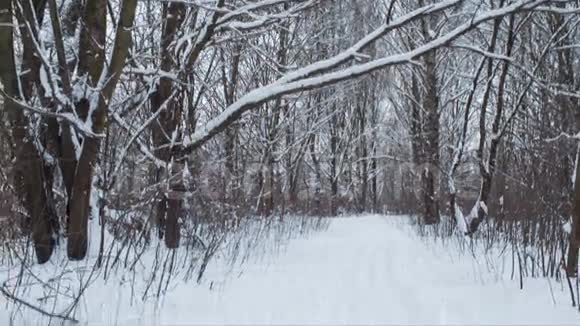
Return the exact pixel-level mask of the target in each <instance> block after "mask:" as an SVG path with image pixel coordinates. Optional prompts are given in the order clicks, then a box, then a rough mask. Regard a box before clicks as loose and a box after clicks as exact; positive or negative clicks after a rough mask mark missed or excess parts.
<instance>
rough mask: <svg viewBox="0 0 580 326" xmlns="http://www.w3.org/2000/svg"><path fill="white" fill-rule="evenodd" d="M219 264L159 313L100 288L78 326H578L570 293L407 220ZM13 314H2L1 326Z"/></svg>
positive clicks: (366, 222) (0, 309)
mask: <svg viewBox="0 0 580 326" xmlns="http://www.w3.org/2000/svg"><path fill="white" fill-rule="evenodd" d="M455 249H456V248H455ZM220 264H221V263H220V260H219V259H217V260H216V261H214V262H213V263H212V264H211V265H210V267H209V269H208V272H207V274H206V276H205V277H204V280H203V282H202V284H201V285H197V284H196V283H195V282H193V281H192V282H189V283H188V284H177V285H178V286H176V287H175V288H174V289H173V290H171V291H170V292H169V293H167V294H166V295H165V296H164V298H163V300H162V302H159V303H154V302H152V301H148V302H146V303H143V302H139V301H138V300H137V301H134V302H133V304H132V305H129V303H128V302H129V299H128V298H129V297H130V296H131V293H130V291H131V290H130V289H131V288H130V286H128V285H126V284H118V285H114V286H111V285H110V284H109V286H103V287H102V288H99V287H98V286H97V287H92V288H91V289H89V291H88V293H87V295H86V296H85V299H84V300H83V303H82V306H83V308H82V309H81V315H80V316H79V318H80V319H81V320H82V321H83V323H85V324H88V325H115V324H116V325H193V324H206V325H207V324H237V325H240V324H253V325H254V324H285V325H289V324H309V325H312V324H324V325H329V324H333V325H334V324H359V325H361V324H364V325H368V324H462V325H464V324H477V325H482V324H487V325H490V324H494V325H497V324H502V325H505V324H518V325H532V324H543V325H555V324H566V325H579V324H580V313H578V312H577V311H576V310H575V309H573V308H572V307H571V304H570V296H569V293H568V291H567V288H566V287H565V286H564V285H562V284H559V283H556V282H554V281H548V280H546V279H534V280H530V279H527V280H525V283H524V290H523V291H521V290H520V289H519V283H518V282H517V281H512V280H510V279H509V274H508V270H509V269H510V267H509V266H508V267H506V268H505V269H504V270H503V271H501V270H495V271H492V270H490V269H489V268H487V267H486V266H487V265H486V263H485V258H484V257H480V258H478V259H475V258H474V257H472V256H470V255H460V254H458V253H457V252H454V247H453V245H452V244H448V245H446V246H443V245H440V244H435V243H434V242H433V243H430V242H429V241H422V240H421V239H419V238H418V237H417V236H416V235H414V233H413V231H412V230H411V229H410V227H409V226H408V225H407V224H406V223H404V221H403V219H402V218H400V217H385V216H365V217H352V218H336V219H333V220H332V222H331V224H330V227H329V228H328V230H327V231H324V232H319V233H310V234H309V235H308V236H307V237H304V238H297V239H293V240H291V241H290V242H288V243H287V245H286V246H284V248H283V250H280V251H278V252H277V253H276V254H271V255H268V256H267V257H261V258H260V259H258V258H256V257H254V259H250V260H249V261H248V262H246V263H245V264H244V265H243V266H242V267H237V268H236V269H235V270H234V271H230V272H228V273H225V272H224V270H226V268H225V267H223V266H221V265H220ZM128 283H130V282H128ZM0 300H4V299H3V298H1V299H0ZM1 302H2V301H0V303H1ZM9 307H10V306H6V304H2V305H1V306H0V317H1V318H3V319H4V318H6V320H7V319H8V316H9V314H8V311H7V310H6V309H9ZM34 314H35V313H34V312H29V311H24V312H22V314H20V315H21V317H20V319H18V318H17V324H18V320H22V321H21V322H22V323H23V324H24V323H25V322H26V321H28V322H27V323H26V325H29V324H30V321H31V320H34V319H33V318H34V317H32V316H33V315H34ZM2 324H4V323H2ZM18 325H19V324H18Z"/></svg>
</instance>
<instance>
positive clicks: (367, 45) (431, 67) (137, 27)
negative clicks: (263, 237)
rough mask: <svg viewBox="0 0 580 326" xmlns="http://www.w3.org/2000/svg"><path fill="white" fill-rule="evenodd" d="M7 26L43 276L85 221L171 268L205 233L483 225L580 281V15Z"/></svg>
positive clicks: (20, 160) (126, 0)
mask: <svg viewBox="0 0 580 326" xmlns="http://www.w3.org/2000/svg"><path fill="white" fill-rule="evenodd" d="M0 6H1V7H0V61H1V62H2V63H3V64H2V65H1V66H0V80H1V82H2V86H3V87H2V98H3V104H2V106H1V108H2V110H1V111H0V112H1V114H2V116H1V118H2V122H3V124H2V125H1V127H0V132H1V133H0V139H1V143H0V148H1V153H2V154H1V155H0V182H1V184H0V187H1V190H2V193H1V195H0V214H1V215H6V216H7V218H3V221H9V222H8V223H9V224H11V225H12V224H14V223H13V222H15V221H18V225H20V227H18V228H11V230H12V231H11V232H8V231H6V232H5V233H7V234H6V235H3V236H5V237H12V238H19V237H22V236H30V237H31V238H32V242H33V243H34V246H35V252H36V256H37V258H38V261H39V262H40V263H43V262H46V261H48V260H49V259H50V257H51V254H52V252H53V250H54V247H55V246H56V245H57V244H58V243H62V242H61V240H62V239H63V238H66V245H67V252H68V257H69V258H70V259H72V260H79V259H84V258H85V256H86V252H87V241H88V235H87V232H88V231H87V225H88V220H89V219H91V218H95V219H99V222H100V225H101V228H102V229H103V230H104V229H105V228H106V227H107V225H108V224H110V225H114V226H115V227H117V226H118V225H121V224H122V225H125V228H126V229H124V230H125V231H123V232H129V233H130V232H142V233H143V234H144V235H146V236H147V238H148V237H149V232H151V230H152V229H155V230H156V233H157V236H158V237H160V238H163V239H164V241H165V244H166V246H167V247H168V248H177V247H179V245H180V237H181V235H182V233H183V232H185V231H184V230H185V229H187V228H186V227H185V226H188V225H193V224H199V223H208V222H215V221H221V222H227V223H229V222H235V221H237V220H238V219H239V218H241V217H246V216H255V215H263V216H272V215H280V214H284V213H288V212H291V213H299V214H305V215H319V216H320V215H337V214H340V213H341V212H364V211H372V212H405V213H417V214H419V215H420V216H421V217H422V221H423V222H424V223H425V224H437V223H438V222H439V221H440V220H441V219H442V218H444V217H445V216H451V217H452V218H453V220H454V221H455V223H456V226H457V229H458V230H459V231H461V232H462V233H464V234H468V235H475V234H477V232H478V229H479V228H480V225H482V223H483V224H489V225H493V226H494V227H495V229H496V230H497V231H498V232H500V233H501V234H503V235H505V236H506V237H508V238H509V239H510V241H513V242H514V243H517V244H518V245H521V246H523V247H528V246H532V247H534V248H541V250H542V257H544V250H546V251H545V253H546V255H545V256H546V257H548V258H546V259H549V260H550V266H558V265H559V264H560V263H561V262H562V261H561V260H560V259H565V260H564V262H567V266H568V272H569V273H570V274H574V273H576V270H575V266H576V265H577V261H576V259H577V249H578V245H579V243H580V226H578V224H579V219H580V191H575V186H577V185H578V182H576V181H575V180H578V178H580V177H578V174H577V173H576V172H575V171H576V170H577V165H578V164H579V163H578V159H577V156H578V148H579V147H578V144H577V143H578V138H579V137H578V136H576V134H577V133H578V132H579V131H580V111H579V106H580V103H579V98H580V78H579V74H578V71H580V70H579V69H580V49H579V44H580V33H579V31H578V24H579V23H580V19H579V17H580V15H579V13H580V10H579V9H578V2H577V1H573V0H554V1H548V0H513V1H512V0H449V1H442V2H436V1H431V0H393V1H390V0H384V1H376V0H252V1H242V0H214V1H197V0H186V1H181V0H180V1H171V0H168V1H154V0H143V1H137V0H111V1H104V0H12V1H10V0H6V1H2V2H1V4H0ZM579 187H580V186H579ZM113 212H116V213H115V214H113ZM118 212H140V213H141V214H139V215H137V216H139V217H138V218H135V217H133V220H131V221H119V220H118V218H115V217H116V216H135V215H134V214H129V215H127V214H124V215H123V214H117V213H118ZM121 222H122V223H121ZM107 223H108V224H107ZM563 226H564V227H563ZM184 227H185V228H184ZM4 229H5V228H4V227H3V228H2V231H3V232H4ZM567 231H568V232H567ZM123 232H121V233H123ZM102 235H103V236H104V231H103V233H102ZM566 250H568V251H567V255H563V252H564V251H566ZM101 254H102V246H101ZM564 256H566V257H564ZM542 259H544V258H542ZM553 269H554V268H553V267H552V272H551V273H552V275H553V273H554V270H553ZM544 273H545V274H548V273H550V271H549V270H544Z"/></svg>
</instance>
